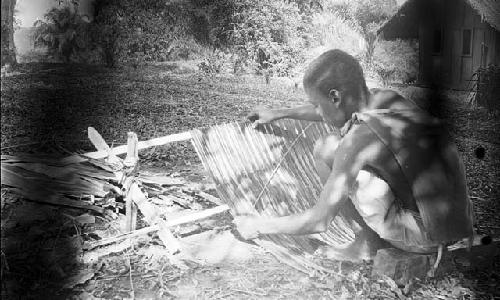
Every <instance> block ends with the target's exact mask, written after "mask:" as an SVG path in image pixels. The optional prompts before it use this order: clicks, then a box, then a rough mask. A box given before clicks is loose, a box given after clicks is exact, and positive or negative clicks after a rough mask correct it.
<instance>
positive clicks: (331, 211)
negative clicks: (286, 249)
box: [234, 172, 353, 239]
mask: <svg viewBox="0 0 500 300" xmlns="http://www.w3.org/2000/svg"><path fill="white" fill-rule="evenodd" d="M349 177H352V176H347V174H339V173H338V172H332V174H331V175H330V177H329V179H328V181H327V182H326V184H325V185H324V188H323V191H322V192H321V195H320V199H319V201H318V202H317V203H316V205H314V206H313V207H311V208H309V209H307V210H306V211H304V212H302V213H299V214H294V215H289V216H285V217H274V218H273V217H269V218H267V217H235V221H234V223H235V224H236V226H237V228H238V231H239V232H240V234H241V235H242V237H243V238H245V239H253V238H257V237H258V235H259V234H278V233H281V234H293V235H303V234H312V233H319V232H324V231H326V229H327V228H328V225H329V224H330V222H331V221H332V220H333V218H334V217H335V216H336V215H337V214H338V212H339V210H340V208H341V207H342V205H344V203H345V202H346V201H347V200H348V197H349V188H350V186H351V185H352V181H353V180H352V179H349Z"/></svg>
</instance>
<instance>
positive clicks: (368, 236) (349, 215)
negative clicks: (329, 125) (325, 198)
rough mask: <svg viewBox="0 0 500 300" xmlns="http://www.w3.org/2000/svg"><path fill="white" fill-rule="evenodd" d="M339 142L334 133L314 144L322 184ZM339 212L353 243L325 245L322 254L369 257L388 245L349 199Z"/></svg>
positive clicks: (328, 173) (335, 256)
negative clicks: (353, 235)
mask: <svg viewBox="0 0 500 300" xmlns="http://www.w3.org/2000/svg"><path fill="white" fill-rule="evenodd" d="M339 143H340V138H339V137H337V136H334V135H331V136H328V137H324V138H321V139H319V140H318V141H317V142H316V143H315V145H314V159H315V163H316V170H317V171H318V174H319V176H320V180H321V183H322V184H324V183H325V182H326V181H327V180H328V177H329V176H330V173H331V166H332V164H333V160H334V156H335V149H337V147H338V145H339ZM340 212H341V214H342V215H343V216H344V217H345V218H346V219H347V220H348V221H349V222H350V226H351V228H352V229H353V231H354V234H355V236H356V238H355V240H354V242H353V243H351V244H349V245H342V246H341V247H338V248H337V247H335V248H334V247H326V248H323V249H322V250H321V252H322V254H323V255H325V256H327V257H329V258H332V259H341V260H355V261H356V260H361V259H370V258H372V257H373V256H374V255H375V254H376V251H377V250H378V249H380V248H384V247H388V244H387V243H386V242H384V241H383V240H382V239H381V238H380V237H379V236H378V235H377V233H375V232H374V231H373V230H372V229H371V228H370V227H369V226H368V225H367V224H366V223H365V221H364V220H363V218H362V217H361V215H360V214H359V212H358V211H357V210H356V208H355V207H354V205H353V203H352V201H351V200H349V201H347V202H346V204H345V205H344V206H343V207H342V209H341V210H340Z"/></svg>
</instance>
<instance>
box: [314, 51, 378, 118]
mask: <svg viewBox="0 0 500 300" xmlns="http://www.w3.org/2000/svg"><path fill="white" fill-rule="evenodd" d="M304 90H305V92H306V94H307V96H308V97H309V101H311V103H312V104H314V105H315V106H316V108H317V110H318V113H319V114H320V115H321V116H322V117H323V119H324V120H325V121H326V122H329V123H332V124H333V125H335V126H336V127H342V126H343V125H344V123H345V122H347V121H348V120H349V119H350V118H351V115H352V113H353V112H356V111H359V110H360V109H361V108H363V107H364V106H366V101H367V100H368V95H369V92H368V88H367V87H366V82H365V79H364V77H363V70H362V69H361V66H360V64H359V62H358V61H357V60H356V59H355V58H354V57H352V56H351V55H349V54H347V53H345V52H343V51H341V50H337V49H336V50H330V51H327V52H325V53H323V54H321V55H320V56H319V57H318V58H316V59H315V60H313V61H312V63H311V64H310V65H309V67H308V68H307V70H306V72H305V74H304Z"/></svg>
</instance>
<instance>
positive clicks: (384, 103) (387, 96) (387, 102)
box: [370, 88, 415, 109]
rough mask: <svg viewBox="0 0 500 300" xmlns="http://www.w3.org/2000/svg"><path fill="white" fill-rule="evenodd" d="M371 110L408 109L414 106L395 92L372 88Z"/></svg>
mask: <svg viewBox="0 0 500 300" xmlns="http://www.w3.org/2000/svg"><path fill="white" fill-rule="evenodd" d="M370 93H371V95H372V99H371V103H370V107H371V109H408V108H415V104H414V103H413V102H411V101H409V100H408V99H406V98H405V97H403V96H402V95H401V94H399V93H398V92H397V91H394V90H390V89H380V88H372V89H370Z"/></svg>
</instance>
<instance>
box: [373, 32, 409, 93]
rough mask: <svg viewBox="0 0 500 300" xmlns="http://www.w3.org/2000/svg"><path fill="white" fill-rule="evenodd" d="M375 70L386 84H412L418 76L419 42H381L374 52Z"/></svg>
mask: <svg viewBox="0 0 500 300" xmlns="http://www.w3.org/2000/svg"><path fill="white" fill-rule="evenodd" d="M368 67H369V68H371V69H372V70H374V71H375V72H376V73H377V74H378V75H379V77H380V79H381V80H382V82H383V83H384V85H387V84H388V83H389V82H390V81H394V82H399V83H412V82H414V81H415V80H416V79H417V75H418V42H417V41H416V40H414V41H412V40H410V41H408V40H399V39H398V40H394V41H379V42H378V44H377V46H376V48H375V52H374V57H373V64H372V65H371V66H368Z"/></svg>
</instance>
